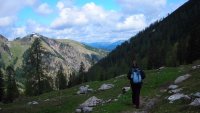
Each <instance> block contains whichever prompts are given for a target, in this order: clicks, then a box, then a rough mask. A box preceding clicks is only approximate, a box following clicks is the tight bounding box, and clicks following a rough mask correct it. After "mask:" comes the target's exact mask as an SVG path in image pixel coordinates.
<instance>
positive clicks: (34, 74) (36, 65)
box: [23, 38, 44, 95]
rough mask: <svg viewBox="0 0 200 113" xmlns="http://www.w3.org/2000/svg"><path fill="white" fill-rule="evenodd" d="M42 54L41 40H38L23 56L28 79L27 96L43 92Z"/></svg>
mask: <svg viewBox="0 0 200 113" xmlns="http://www.w3.org/2000/svg"><path fill="white" fill-rule="evenodd" d="M42 53H43V50H42V45H41V39H40V38H36V39H35V40H34V42H33V44H32V45H31V47H30V48H29V49H28V50H27V51H26V52H25V53H24V55H23V57H24V61H23V69H24V72H25V76H26V78H27V81H26V91H25V92H26V94H27V95H39V94H41V93H42V92H43V88H42V84H43V83H42V77H44V73H43V67H42Z"/></svg>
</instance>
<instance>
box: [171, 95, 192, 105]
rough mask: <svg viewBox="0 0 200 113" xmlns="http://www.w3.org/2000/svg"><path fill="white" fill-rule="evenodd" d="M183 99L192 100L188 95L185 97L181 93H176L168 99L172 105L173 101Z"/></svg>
mask: <svg viewBox="0 0 200 113" xmlns="http://www.w3.org/2000/svg"><path fill="white" fill-rule="evenodd" d="M181 98H185V99H190V97H189V96H188V95H184V94H181V93H176V94H173V95H171V96H170V97H168V100H169V101H170V103H173V101H175V100H179V99H181Z"/></svg>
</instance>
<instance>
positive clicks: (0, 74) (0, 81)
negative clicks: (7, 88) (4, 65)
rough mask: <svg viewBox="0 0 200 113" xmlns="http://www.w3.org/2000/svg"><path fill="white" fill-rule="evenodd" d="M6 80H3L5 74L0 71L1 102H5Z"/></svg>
mask: <svg viewBox="0 0 200 113" xmlns="http://www.w3.org/2000/svg"><path fill="white" fill-rule="evenodd" d="M4 94H5V93H4V79H3V73H2V71H1V69H0V102H1V101H2V100H3V97H4Z"/></svg>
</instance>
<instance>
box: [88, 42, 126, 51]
mask: <svg viewBox="0 0 200 113" xmlns="http://www.w3.org/2000/svg"><path fill="white" fill-rule="evenodd" d="M123 42H124V40H119V41H116V42H93V43H84V44H86V45H89V46H91V47H94V48H98V49H103V50H106V51H112V50H113V49H115V48H116V47H117V46H118V45H120V44H122V43H123Z"/></svg>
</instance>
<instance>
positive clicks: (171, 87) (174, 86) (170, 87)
mask: <svg viewBox="0 0 200 113" xmlns="http://www.w3.org/2000/svg"><path fill="white" fill-rule="evenodd" d="M176 88H178V85H170V86H169V87H168V89H176Z"/></svg>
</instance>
